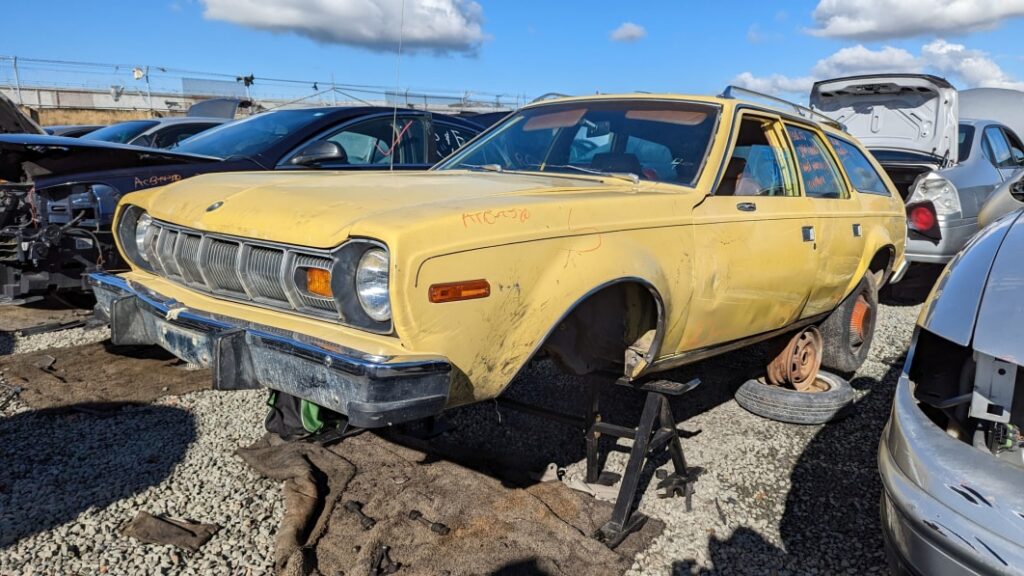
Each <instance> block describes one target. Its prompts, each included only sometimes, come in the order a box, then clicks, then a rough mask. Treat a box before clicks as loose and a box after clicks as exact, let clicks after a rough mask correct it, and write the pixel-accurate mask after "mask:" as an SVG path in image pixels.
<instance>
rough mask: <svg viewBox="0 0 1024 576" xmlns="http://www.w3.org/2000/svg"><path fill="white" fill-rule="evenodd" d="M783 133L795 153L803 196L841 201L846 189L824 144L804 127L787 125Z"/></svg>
mask: <svg viewBox="0 0 1024 576" xmlns="http://www.w3.org/2000/svg"><path fill="white" fill-rule="evenodd" d="M786 132H787V133H788V134H789V138H790V140H792V141H793V148H794V149H795V150H796V160H797V163H798V164H799V165H800V176H801V178H803V181H804V193H805V194H806V195H807V196H808V197H810V198H844V197H845V196H846V195H847V194H846V186H845V185H844V184H843V183H842V177H841V176H840V174H839V169H838V168H837V167H836V165H835V162H834V161H833V160H832V155H831V154H830V153H829V150H828V147H827V146H825V142H824V141H823V140H822V139H821V138H820V137H819V136H818V135H817V134H815V133H814V132H812V131H810V130H808V129H806V128H800V127H797V126H791V125H787V126H786Z"/></svg>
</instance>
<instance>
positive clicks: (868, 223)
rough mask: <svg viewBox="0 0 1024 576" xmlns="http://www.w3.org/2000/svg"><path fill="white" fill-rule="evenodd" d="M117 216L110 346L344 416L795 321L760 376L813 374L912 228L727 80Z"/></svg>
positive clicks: (540, 112)
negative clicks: (384, 165) (395, 163)
mask: <svg viewBox="0 0 1024 576" xmlns="http://www.w3.org/2000/svg"><path fill="white" fill-rule="evenodd" d="M115 230H116V231H117V237H118V244H119V248H120V250H121V251H122V253H123V255H124V256H125V258H126V259H127V261H128V262H130V263H131V266H132V269H131V270H130V271H129V272H126V273H123V274H119V275H112V274H95V275H93V276H92V278H91V282H92V284H93V286H94V289H95V293H96V297H97V302H98V304H97V309H98V311H100V312H101V313H102V314H104V315H106V316H107V317H109V319H110V322H111V326H112V331H113V332H112V333H113V336H112V339H113V341H114V343H115V344H142V343H145V344H158V345H160V346H162V347H164V348H166V349H167V350H169V351H171V352H172V353H174V354H175V355H177V356H179V357H180V358H182V359H184V360H187V361H189V362H194V363H197V364H201V365H204V366H212V367H213V369H214V379H215V382H214V384H215V387H216V388H219V389H239V388H253V387H258V386H262V387H266V388H270V389H272V390H276V391H278V392H280V393H284V394H287V395H291V396H295V397H298V398H301V399H304V400H307V401H309V402H311V403H313V404H315V405H318V406H321V407H325V408H328V409H330V410H332V411H336V412H339V413H341V414H344V415H346V416H347V417H348V419H349V421H350V423H351V424H353V425H356V426H360V427H379V426H385V425H390V424H394V423H398V422H403V421H409V420H413V419H418V418H422V417H426V416H431V415H436V414H438V413H440V412H441V411H442V410H444V409H445V408H448V407H453V406H458V405H463V404H468V403H472V402H478V401H482V400H488V399H493V398H495V397H497V396H498V395H500V394H501V392H502V390H504V389H505V388H506V387H507V386H508V385H509V383H510V382H511V381H512V380H513V378H515V376H516V374H517V373H518V372H519V371H520V370H521V369H522V368H523V366H524V365H525V364H526V363H527V362H528V361H530V359H531V358H534V357H536V356H537V355H538V354H539V353H541V352H543V353H546V354H547V355H548V356H549V357H551V358H553V359H554V360H556V361H557V362H558V363H559V364H560V365H561V366H563V367H565V368H566V369H568V370H571V371H572V372H575V373H579V374H586V373H591V372H596V371H605V370H609V369H611V370H615V371H617V372H618V374H619V375H620V376H621V377H622V378H625V379H627V380H634V381H639V380H642V379H644V378H646V377H648V376H650V375H652V374H655V373H658V372H661V371H665V370H667V369H670V368H673V367H677V366H680V365H682V364H686V363H691V362H695V361H698V360H700V359H703V358H706V357H708V356H711V355H714V354H717V353H721V352H723V351H727V350H732V349H736V348H738V347H740V346H744V345H747V344H750V343H753V342H755V341H758V340H763V339H766V338H769V337H773V336H778V335H784V334H788V333H790V332H792V333H797V334H802V335H803V336H802V340H801V339H800V338H795V339H794V342H793V343H791V346H789V347H788V348H787V350H788V352H787V354H788V356H786V357H785V358H783V361H782V362H781V363H779V362H776V363H773V366H772V367H769V376H770V378H769V379H770V380H771V381H772V382H774V383H777V384H786V385H789V386H791V387H795V388H797V389H798V390H801V389H810V388H811V386H810V384H809V383H808V382H806V381H804V380H801V379H802V378H804V379H806V376H807V373H808V370H809V369H810V367H811V366H810V365H811V364H814V366H813V369H814V371H816V370H817V365H816V363H822V365H824V366H826V367H828V368H831V369H834V370H840V371H852V370H855V369H856V368H857V367H858V366H859V365H860V363H861V362H862V361H863V360H864V358H865V356H866V355H867V352H868V347H869V346H870V343H871V338H872V333H873V328H874V307H875V306H876V305H877V290H878V288H879V287H880V286H881V285H882V284H883V283H884V282H885V281H886V280H887V279H888V278H889V277H890V275H891V274H892V273H893V272H894V270H895V269H898V268H900V267H902V266H904V244H905V241H906V219H905V214H904V206H903V203H902V201H901V199H900V197H899V195H898V194H896V193H895V191H894V188H893V186H892V183H891V182H890V181H889V180H888V178H887V177H886V176H885V173H884V171H883V170H882V169H881V168H880V167H879V165H878V164H877V163H876V162H875V161H874V160H873V159H872V158H871V156H870V155H869V154H868V153H866V152H865V150H864V148H863V147H861V145H860V144H859V143H858V142H857V141H856V140H854V139H853V138H852V137H850V136H849V135H848V134H846V133H845V132H843V131H842V130H841V129H840V128H839V127H837V126H830V125H827V124H824V123H820V122H816V121H814V120H813V119H812V118H810V117H809V116H808V115H806V114H804V115H801V114H799V113H797V112H789V111H783V110H781V109H776V108H775V107H773V106H768V105H760V104H757V103H755V102H750V101H744V100H741V99H737V98H734V97H732V96H730V95H728V94H726V95H723V96H721V97H701V96H680V95H656V94H629V95H620V96H608V95H599V96H592V97H583V98H564V99H558V100H548V101H543V102H539V103H536V104H533V105H530V106H527V107H524V108H522V109H520V110H519V111H517V112H516V113H514V114H512V115H510V116H509V117H508V118H507V119H506V120H504V121H503V122H501V123H499V124H498V125H496V126H495V127H493V128H492V129H490V130H489V131H487V132H485V133H484V134H482V135H481V136H479V137H478V138H476V139H475V140H473V141H472V142H470V143H469V144H467V145H466V146H465V147H463V148H462V149H461V150H460V151H458V152H457V153H455V154H454V155H453V156H451V157H449V158H448V159H447V160H445V161H443V162H442V163H441V164H440V165H438V166H436V167H435V168H434V169H432V170H431V171H429V172H425V173H402V172H379V173H359V174H352V173H349V174H342V173H324V172H315V173H314V172H295V173H275V174H266V173H251V174H215V175H205V176H199V177H195V178H190V179H188V180H186V181H183V182H180V183H175V184H170V185H168V186H164V187H161V188H155V189H151V190H147V191H143V192H138V193H133V194H129V195H127V196H125V197H124V199H123V200H122V202H121V204H120V206H119V208H118V215H117V219H116V223H115ZM808 334H810V335H811V336H814V337H813V338H808V336H807V335H808ZM808 342H809V344H808Z"/></svg>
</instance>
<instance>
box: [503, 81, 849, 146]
mask: <svg viewBox="0 0 1024 576" xmlns="http://www.w3.org/2000/svg"><path fill="white" fill-rule="evenodd" d="M608 100H622V101H629V100H632V101H637V100H660V101H666V100H667V101H676V102H696V103H699V104H712V105H717V106H721V107H722V108H730V107H731V108H735V107H737V106H743V107H745V108H753V109H755V110H759V111H762V112H766V113H769V114H775V115H778V116H781V117H783V118H786V119H787V120H793V121H796V122H803V123H805V124H813V125H815V126H818V127H819V128H821V129H823V130H825V131H826V132H829V133H831V134H835V135H846V136H847V137H849V134H848V133H847V132H846V131H845V130H843V129H842V128H841V127H837V126H833V123H832V122H823V121H821V120H815V119H813V118H807V117H805V116H800V115H797V114H794V113H792V112H789V111H786V110H782V109H780V108H777V107H774V106H767V105H765V104H763V103H761V102H756V101H752V100H746V99H743V98H733V97H728V96H704V95H698V94H676V93H652V92H632V93H625V94H594V95H590V96H565V97H561V96H560V97H556V98H550V99H545V100H540V101H534V102H531V103H529V104H527V105H526V106H523V108H522V109H527V108H536V107H542V106H546V105H550V104H563V103H572V102H599V101H608Z"/></svg>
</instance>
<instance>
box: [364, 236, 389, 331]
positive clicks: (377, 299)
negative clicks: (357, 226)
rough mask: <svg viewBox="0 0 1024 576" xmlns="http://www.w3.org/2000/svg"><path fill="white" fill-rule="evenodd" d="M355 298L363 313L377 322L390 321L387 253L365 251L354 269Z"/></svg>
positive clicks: (375, 250) (375, 249)
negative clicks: (357, 298) (357, 299)
mask: <svg viewBox="0 0 1024 576" xmlns="http://www.w3.org/2000/svg"><path fill="white" fill-rule="evenodd" d="M356 296H358V297H359V304H361V305H362V307H363V311H365V312H366V315H367V316H369V317H370V318H373V319H374V320H376V321H377V322H387V321H388V320H390V319H391V299H390V298H389V297H388V253H387V251H386V250H383V249H381V248H371V249H369V250H367V251H366V252H365V253H364V254H363V257H362V258H360V259H359V264H358V266H357V267H356Z"/></svg>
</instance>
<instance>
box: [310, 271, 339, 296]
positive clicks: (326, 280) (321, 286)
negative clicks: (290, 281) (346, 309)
mask: <svg viewBox="0 0 1024 576" xmlns="http://www.w3.org/2000/svg"><path fill="white" fill-rule="evenodd" d="M306 291H307V292H309V293H310V294H316V295H317V296H323V297H324V298H334V292H332V291H331V273H330V272H329V271H328V270H321V269H320V268H306Z"/></svg>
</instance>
